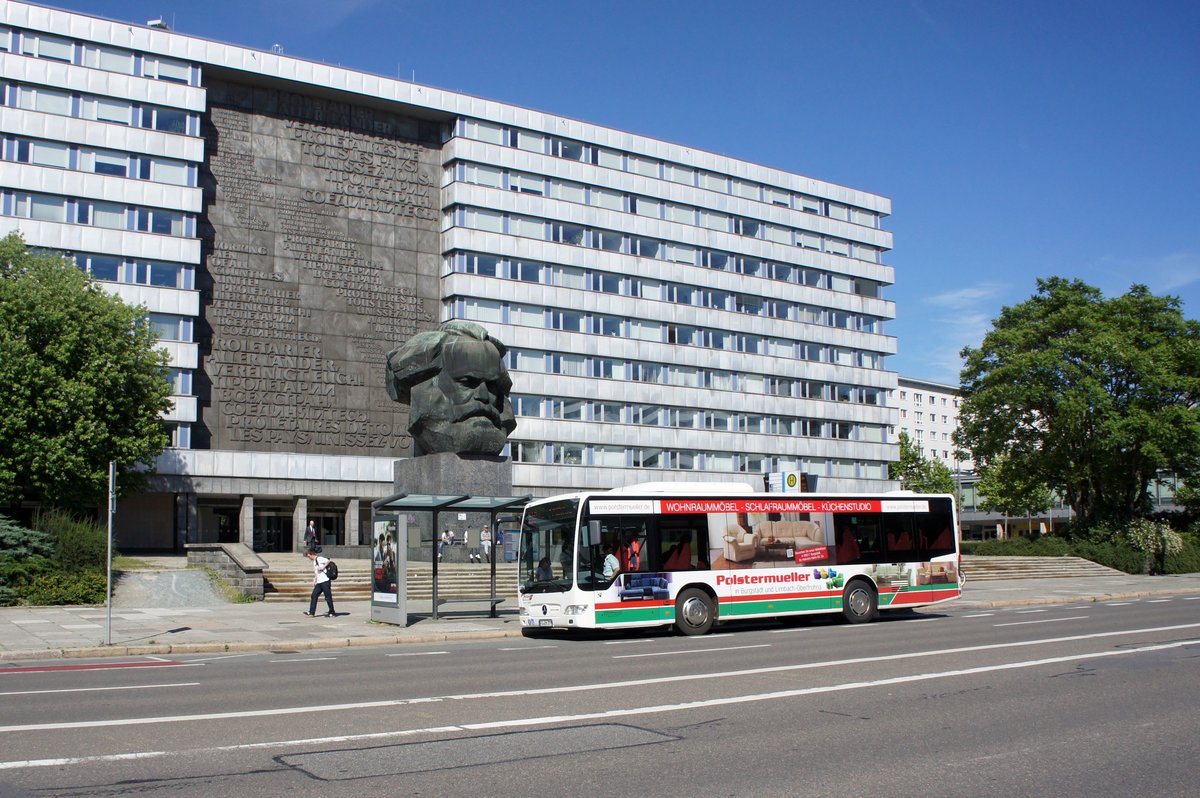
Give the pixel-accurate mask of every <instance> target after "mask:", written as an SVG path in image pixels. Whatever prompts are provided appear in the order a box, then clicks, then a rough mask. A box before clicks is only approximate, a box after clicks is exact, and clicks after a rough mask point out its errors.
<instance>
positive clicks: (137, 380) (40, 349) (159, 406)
mask: <svg viewBox="0 0 1200 798" xmlns="http://www.w3.org/2000/svg"><path fill="white" fill-rule="evenodd" d="M156 347H157V339H156V336H155V334H154V331H153V330H152V328H151V327H150V324H149V322H148V317H147V314H146V311H145V309H144V308H132V307H129V306H128V305H126V304H125V303H123V302H122V301H121V300H120V299H118V298H117V297H115V296H112V295H111V294H108V293H107V292H105V291H104V290H103V289H102V288H101V287H100V286H99V285H98V284H97V283H96V282H95V281H94V280H92V278H90V277H89V276H87V275H86V274H84V273H82V272H81V271H80V270H79V269H77V268H76V267H75V265H74V264H73V263H72V262H71V261H70V260H67V259H65V258H61V257H58V256H55V255H50V254H44V253H36V252H34V251H32V250H30V249H29V248H28V247H26V246H25V243H24V241H23V240H22V239H21V237H20V236H19V235H17V234H15V233H13V234H10V235H8V236H6V237H5V238H3V239H0V407H3V408H4V412H3V413H0V506H6V505H12V504H14V503H16V502H18V501H20V500H21V499H23V498H24V499H32V500H34V501H37V502H40V503H43V504H46V505H50V506H64V507H73V506H74V507H77V506H79V505H87V504H92V503H100V502H102V501H103V499H104V497H105V496H106V494H107V484H108V463H109V461H110V460H115V461H116V462H117V463H118V464H119V465H120V466H121V470H122V473H121V477H120V480H121V482H120V484H121V487H122V489H130V488H133V487H135V485H136V484H137V483H138V482H139V481H140V477H139V475H138V474H136V473H133V472H132V471H131V467H132V466H134V465H136V464H149V463H150V462H151V461H152V460H153V458H154V457H156V456H157V455H158V454H160V453H161V452H162V450H163V449H164V448H166V445H167V444H168V443H169V438H168V436H167V434H166V431H165V429H164V426H163V423H162V414H163V413H164V412H165V411H166V410H168V409H169V408H170V406H171V405H170V393H171V388H170V385H169V383H168V382H167V354H166V352H165V351H163V350H161V349H158V348H156Z"/></svg>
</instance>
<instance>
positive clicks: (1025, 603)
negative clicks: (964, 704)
mask: <svg viewBox="0 0 1200 798" xmlns="http://www.w3.org/2000/svg"><path fill="white" fill-rule="evenodd" d="M1195 592H1196V590H1195V588H1180V589H1175V590H1135V591H1130V592H1126V593H1099V594H1093V595H1087V596H1039V597H1037V598H1024V599H997V600H995V601H972V600H970V599H968V600H965V601H963V600H959V599H954V600H953V602H952V603H953V606H955V607H957V608H959V609H965V610H969V609H981V610H983V609H1001V608H1004V607H1035V606H1041V605H1050V604H1074V603H1076V602H1082V603H1084V604H1099V603H1101V602H1104V601H1124V600H1126V599H1141V598H1149V597H1150V596H1182V595H1189V594H1194V593H1195ZM950 603H951V602H947V604H950Z"/></svg>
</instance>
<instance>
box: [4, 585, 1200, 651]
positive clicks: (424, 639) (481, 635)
mask: <svg viewBox="0 0 1200 798" xmlns="http://www.w3.org/2000/svg"><path fill="white" fill-rule="evenodd" d="M1195 592H1196V589H1195V588H1194V587H1187V588H1177V589H1167V590H1135V591H1128V592H1123V593H1103V594H1095V595H1087V596H1039V597H1036V598H1010V599H997V600H995V601H978V600H970V599H966V600H964V599H954V600H953V601H952V602H947V603H946V605H942V606H952V607H953V608H955V609H964V610H975V609H979V610H986V609H1002V608H1004V607H1036V606H1052V605H1057V604H1074V603H1076V602H1081V603H1088V604H1098V603H1101V602H1105V601H1123V600H1127V599H1141V598H1148V597H1150V596H1178V595H1185V594H1194V593H1195ZM933 606H938V605H933ZM521 636H522V633H521V627H520V626H516V627H515V628H512V629H494V630H480V629H472V630H467V631H462V632H448V631H443V632H424V633H413V634H391V635H369V636H368V635H363V636H354V637H329V638H320V639H316V640H313V639H305V640H271V641H246V642H226V643H176V644H166V643H164V644H161V645H119V644H118V645H111V646H86V647H81V648H42V649H22V650H15V651H0V662H6V661H21V660H32V659H92V658H97V659H98V658H102V657H137V656H148V655H161V654H228V653H243V652H253V651H272V650H276V649H293V650H296V651H313V650H319V649H329V648H352V647H353V648H367V647H370V646H393V645H403V644H408V643H417V644H427V643H442V642H446V641H449V640H499V639H504V638H512V637H521Z"/></svg>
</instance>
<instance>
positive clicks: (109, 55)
mask: <svg viewBox="0 0 1200 798" xmlns="http://www.w3.org/2000/svg"><path fill="white" fill-rule="evenodd" d="M0 52H5V53H19V54H21V55H28V56H32V57H34V58H44V59H47V60H50V61H59V62H62V63H66V64H75V65H77V66H85V67H91V68H92V69H102V70H104V71H105V72H118V73H120V74H122V75H133V76H135V77H142V78H157V79H158V80H167V81H170V82H172V83H184V84H187V85H189V86H198V85H200V71H199V69H198V68H193V67H192V65H191V64H189V63H187V62H186V61H176V60H175V59H173V58H164V57H162V56H160V55H148V54H146V53H138V52H134V51H132V50H123V49H121V48H119V47H110V46H108V45H100V44H92V43H90V42H76V41H73V40H71V39H66V38H63V37H62V36H51V35H50V34H48V33H41V32H38V31H28V30H21V29H14V28H8V27H0Z"/></svg>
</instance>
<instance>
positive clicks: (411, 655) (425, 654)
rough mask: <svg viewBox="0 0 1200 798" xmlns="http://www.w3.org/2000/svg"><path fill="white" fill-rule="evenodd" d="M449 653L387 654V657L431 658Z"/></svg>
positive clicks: (416, 652) (410, 652)
mask: <svg viewBox="0 0 1200 798" xmlns="http://www.w3.org/2000/svg"><path fill="white" fill-rule="evenodd" d="M449 653H450V652H449V651H405V652H403V653H400V654H388V655H387V656H389V657H432V656H433V655H435V654H449Z"/></svg>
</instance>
